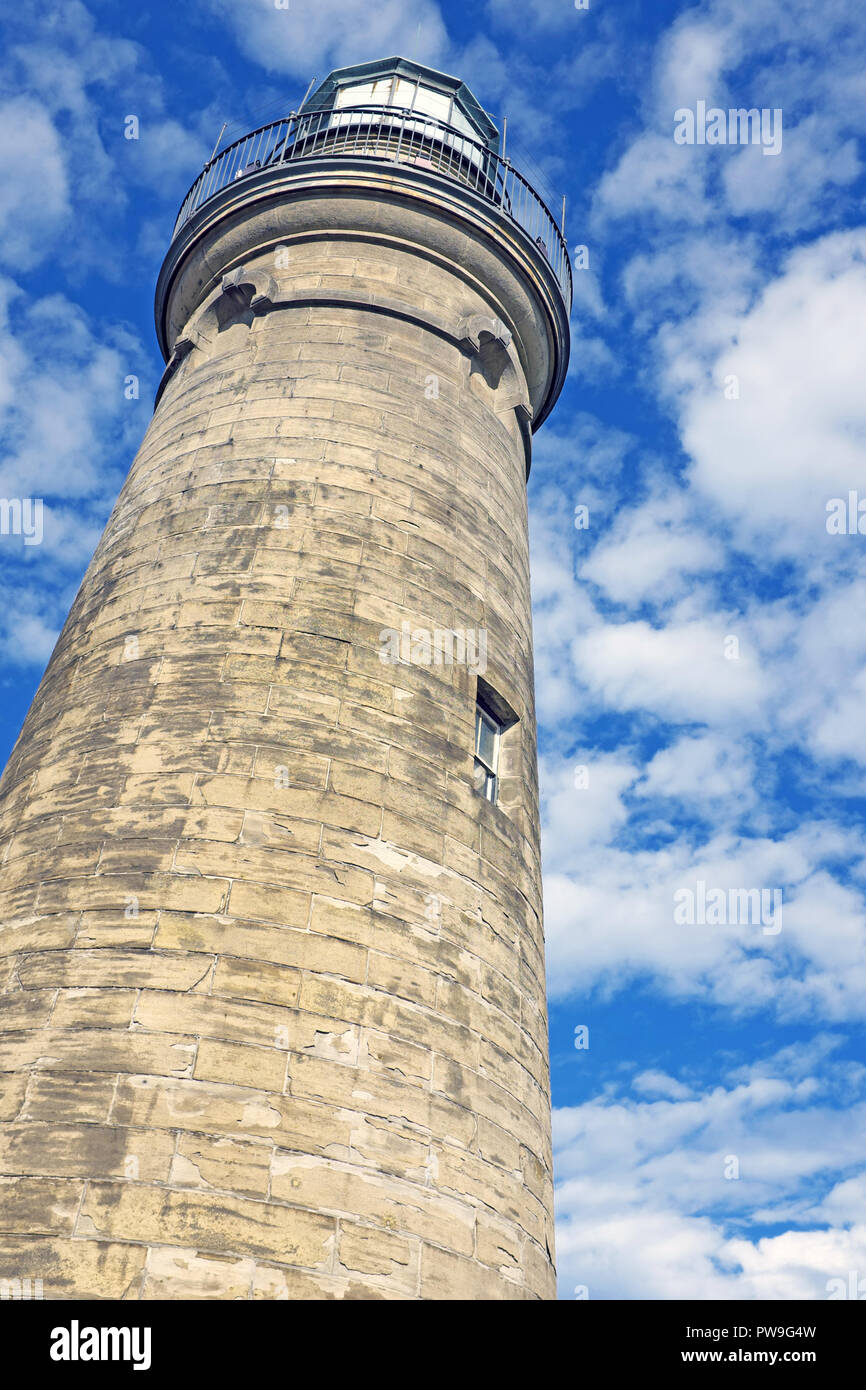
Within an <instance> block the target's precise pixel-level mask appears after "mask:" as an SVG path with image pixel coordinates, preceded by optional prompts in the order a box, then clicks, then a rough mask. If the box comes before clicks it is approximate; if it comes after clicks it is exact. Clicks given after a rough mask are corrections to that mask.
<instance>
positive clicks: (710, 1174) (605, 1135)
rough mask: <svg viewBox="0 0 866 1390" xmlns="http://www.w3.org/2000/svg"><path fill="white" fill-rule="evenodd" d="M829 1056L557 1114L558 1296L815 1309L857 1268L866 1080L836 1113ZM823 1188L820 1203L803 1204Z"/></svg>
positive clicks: (786, 1056)
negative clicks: (578, 1291)
mask: <svg viewBox="0 0 866 1390" xmlns="http://www.w3.org/2000/svg"><path fill="white" fill-rule="evenodd" d="M837 1041H838V1040H837ZM832 1047H833V1040H829V1049H828V1040H826V1039H822V1038H818V1039H816V1041H815V1044H814V1046H813V1048H812V1049H810V1050H809V1051H811V1053H812V1055H811V1058H810V1057H809V1055H808V1052H806V1050H803V1056H801V1057H800V1058H799V1059H798V1060H799V1061H801V1062H806V1061H808V1062H811V1065H810V1066H803V1067H794V1068H793V1069H792V1066H791V1061H792V1058H791V1055H790V1053H791V1050H790V1049H787V1050H785V1051H783V1052H782V1053H780V1054H779V1055H778V1058H770V1059H769V1060H768V1061H766V1062H763V1063H758V1064H754V1065H752V1066H751V1067H750V1068H748V1069H745V1072H743V1071H742V1070H741V1071H740V1072H739V1073H737V1072H736V1071H731V1072H730V1073H729V1074H728V1075H726V1076H725V1077H724V1078H723V1081H722V1084H713V1085H707V1086H705V1087H703V1088H699V1087H697V1086H696V1085H695V1082H694V1079H692V1078H689V1076H688V1075H687V1074H686V1075H685V1076H684V1077H683V1078H682V1079H681V1078H676V1077H671V1076H668V1075H666V1074H664V1073H661V1072H657V1071H650V1072H644V1073H642V1074H640V1075H638V1076H636V1077H635V1078H634V1081H633V1083H632V1088H631V1093H629V1090H628V1089H626V1088H623V1087H621V1086H614V1087H609V1088H607V1090H606V1092H605V1094H604V1095H603V1096H599V1097H597V1098H596V1099H594V1100H591V1101H588V1102H587V1103H585V1104H583V1105H580V1106H574V1107H569V1108H563V1109H560V1110H557V1111H555V1112H554V1161H555V1168H556V1172H557V1175H558V1183H557V1216H558V1225H557V1257H558V1265H559V1276H560V1290H561V1294H562V1296H563V1297H565V1298H569V1297H574V1289H575V1287H576V1286H578V1285H584V1286H587V1287H588V1289H589V1296H590V1298H591V1299H597V1298H643V1299H663V1298H683V1297H689V1298H698V1299H709V1298H722V1299H753V1298H772V1299H787V1298H808V1299H820V1298H827V1297H828V1287H827V1283H828V1280H830V1279H838V1278H842V1279H845V1280H847V1276H848V1271H849V1270H851V1269H860V1270H861V1272H866V1225H864V1224H863V1222H862V1196H863V1183H864V1180H866V1179H864V1165H866V1141H864V1133H866V1130H864V1127H863V1123H862V1121H863V1119H866V1102H864V1100H863V1099H862V1096H863V1075H862V1068H861V1069H860V1076H859V1077H858V1080H857V1098H856V1099H855V1100H854V1101H853V1104H851V1105H850V1107H849V1108H846V1109H842V1108H839V1106H838V1100H839V1099H840V1097H839V1095H838V1088H837V1087H836V1086H835V1085H834V1082H833V1080H832V1075H833V1073H832V1070H828V1069H827V1066H826V1061H825V1059H826V1056H827V1053H828V1050H830V1051H832ZM588 1055H589V1054H583V1056H584V1057H587V1056H588ZM575 1058H576V1059H577V1060H576V1061H575V1063H574V1065H575V1066H580V1065H582V1062H581V1060H580V1058H581V1054H580V1053H577V1052H575ZM831 1068H832V1064H831ZM732 1160H735V1164H736V1166H735V1165H734V1163H732ZM852 1169H859V1170H860V1171H859V1172H858V1173H857V1174H856V1176H854V1177H852V1176H850V1173H851V1170H852ZM734 1175H736V1176H734ZM816 1186H817V1190H819V1191H820V1190H822V1189H823V1191H824V1192H825V1194H826V1195H825V1196H824V1197H823V1199H820V1198H819V1199H818V1200H817V1201H816V1200H814V1199H812V1200H809V1199H808V1197H807V1194H809V1193H814V1192H815V1191H816ZM804 1198H806V1200H804ZM782 1223H784V1224H787V1225H789V1226H790V1229H788V1230H786V1231H784V1232H783V1233H781V1234H777V1235H772V1236H768V1235H765V1234H763V1233H762V1228H764V1227H766V1226H768V1225H779V1224H782ZM858 1223H859V1224H858Z"/></svg>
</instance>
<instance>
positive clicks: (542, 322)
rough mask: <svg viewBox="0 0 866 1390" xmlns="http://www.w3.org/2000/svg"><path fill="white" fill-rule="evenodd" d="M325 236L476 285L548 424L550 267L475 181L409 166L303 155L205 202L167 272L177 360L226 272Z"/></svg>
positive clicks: (168, 340)
mask: <svg viewBox="0 0 866 1390" xmlns="http://www.w3.org/2000/svg"><path fill="white" fill-rule="evenodd" d="M317 238H331V239H345V238H348V239H352V238H360V239H363V240H368V241H369V240H372V241H376V242H385V243H387V244H389V245H392V246H393V245H397V246H399V247H401V248H403V249H405V250H409V251H415V252H416V253H420V254H422V255H424V256H425V257H428V258H431V259H433V260H438V261H439V263H440V264H442V265H443V266H445V267H447V268H448V269H449V270H450V271H451V272H452V273H453V274H455V275H458V276H460V277H461V278H463V279H464V280H465V281H466V283H467V285H468V286H470V287H474V289H475V291H476V293H477V294H478V295H480V297H481V298H482V299H483V300H484V301H485V302H487V303H489V304H490V305H491V307H493V308H494V309H495V311H496V312H495V317H496V318H497V319H499V320H500V321H501V322H502V324H503V326H504V328H505V329H506V331H508V332H509V333H511V334H512V336H513V338H514V343H515V348H516V351H517V354H518V359H519V361H520V362H521V365H522V368H523V372H524V375H525V377H526V381H527V384H528V388H529V393H530V404H531V409H532V418H533V428H537V427H538V425H540V424H541V422H542V421H543V420H544V418H545V417H546V415H547V414H548V413H549V412H550V410H551V409H552V407H553V404H554V402H555V400H556V398H557V396H558V394H559V391H560V389H561V387H562V383H563V381H564V378H565V371H566V368H567V363H568V345H569V329H568V318H567V314H566V309H565V304H564V300H563V297H562V292H561V290H560V288H559V285H558V282H557V280H556V277H555V274H554V272H553V270H552V268H551V266H550V265H549V263H548V261H547V259H546V257H545V256H544V255H543V253H542V252H541V250H540V249H539V248H537V247H536V246H535V245H534V244H533V242H532V241H531V239H530V237H529V236H528V235H527V234H526V233H525V232H524V231H523V230H522V228H520V227H519V226H518V225H517V224H516V223H515V222H513V221H512V219H511V218H509V217H508V216H507V215H506V214H504V213H502V212H501V211H500V210H499V209H497V208H496V207H495V205H493V204H491V203H490V202H488V201H487V200H486V199H484V198H483V197H481V196H480V195H478V194H476V193H475V192H474V191H473V190H472V189H471V188H468V187H465V186H463V185H461V184H459V183H455V182H454V181H453V180H450V179H445V178H442V177H438V176H436V175H433V174H430V173H429V172H428V171H426V170H419V169H417V168H414V167H409V166H404V165H396V164H395V165H393V166H390V165H384V164H379V163H373V162H371V161H369V160H366V161H365V160H362V159H354V160H353V159H350V158H345V159H340V160H334V159H329V160H315V159H309V160H303V161H298V163H297V164H295V165H291V164H287V165H280V166H277V167H276V168H274V169H265V170H262V171H261V172H260V173H257V174H254V175H250V176H249V177H248V178H245V179H242V180H237V181H236V182H235V183H232V184H229V185H228V186H227V187H226V188H225V189H223V190H222V192H221V193H219V194H217V195H216V196H215V197H213V198H212V199H209V200H208V202H207V203H206V204H205V205H203V207H202V208H201V209H200V210H199V212H198V213H196V214H195V215H194V216H193V217H192V218H191V219H190V220H189V222H187V223H186V224H184V226H183V227H182V228H181V230H180V232H179V233H178V236H177V237H176V239H175V241H174V242H173V243H172V245H171V247H170V249H169V252H168V255H167V257H166V260H165V263H164V265H163V267H162V270H161V272H160V277H159V282H158V285H157V293H156V322H157V335H158V338H159V342H160V346H161V348H162V350H163V354H164V356H166V358H167V359H169V360H171V357H172V354H173V352H174V350H175V347H176V346H177V341H178V338H180V337H181V336H182V335H183V333H184V332H185V329H186V325H187V323H189V322H190V320H191V319H192V317H193V315H194V314H195V312H196V310H197V309H198V308H199V307H200V305H201V304H202V303H203V302H204V301H205V300H207V299H208V298H209V296H210V295H211V294H212V293H213V292H214V290H216V289H217V288H218V287H219V285H220V284H221V282H222V277H223V276H225V275H226V274H230V273H232V272H234V271H236V270H238V269H239V268H240V267H242V266H243V264H244V261H245V260H247V259H252V258H253V257H260V256H261V255H263V254H266V253H267V252H268V251H270V250H273V249H275V248H276V247H277V246H280V245H287V246H289V247H291V244H292V242H293V241H298V240H310V239H317ZM367 307H372V306H371V305H369V304H368V306H367ZM383 307H386V306H383ZM414 307H415V309H416V311H417V305H416V306H414ZM430 317H431V316H430V315H429V314H428V312H427V310H426V309H425V310H424V319H425V321H429V319H430ZM449 331H450V332H453V329H451V328H449Z"/></svg>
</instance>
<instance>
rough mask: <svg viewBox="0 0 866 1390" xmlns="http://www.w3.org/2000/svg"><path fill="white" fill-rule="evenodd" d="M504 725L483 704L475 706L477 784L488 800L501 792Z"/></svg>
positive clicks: (491, 799)
mask: <svg viewBox="0 0 866 1390" xmlns="http://www.w3.org/2000/svg"><path fill="white" fill-rule="evenodd" d="M501 737H502V725H501V724H500V723H499V721H498V720H496V719H494V717H493V715H492V714H488V712H487V710H486V709H485V708H484V706H483V705H481V704H476V706H475V785H476V787H477V788H478V790H479V791H480V792H481V794H482V796H484V797H485V798H486V799H487V800H488V801H496V799H497V796H498V794H499V777H498V775H497V774H498V768H499V742H500V739H501Z"/></svg>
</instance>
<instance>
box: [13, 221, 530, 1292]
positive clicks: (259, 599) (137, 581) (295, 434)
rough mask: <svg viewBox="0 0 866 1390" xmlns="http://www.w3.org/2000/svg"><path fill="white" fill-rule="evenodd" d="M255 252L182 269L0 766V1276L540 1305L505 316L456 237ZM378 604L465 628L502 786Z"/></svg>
mask: <svg viewBox="0 0 866 1390" xmlns="http://www.w3.org/2000/svg"><path fill="white" fill-rule="evenodd" d="M313 220H315V219H314V218H313ZM237 226H240V219H239V220H238V222H237V223H236V227H237ZM291 230H292V229H291V228H290V227H289V228H288V229H287V228H286V227H283V228H279V227H278V228H276V229H275V232H276V234H277V235H279V233H280V231H283V232H287V231H288V232H289V233H290V232H291ZM449 234H450V233H449ZM267 241H268V238H261V237H258V239H257V238H256V237H253V236H248V237H247V240H246V242H245V243H244V244H243V245H241V246H240V248H239V250H238V248H237V247H236V246H235V244H234V243H233V247H234V249H233V251H232V254H231V255H230V254H228V253H227V252H224V251H221V250H220V251H214V249H213V246H214V243H213V242H212V243H211V244H210V248H209V250H207V253H206V254H205V253H202V254H203V256H204V258H205V259H207V258H208V257H209V260H208V262H207V273H204V272H202V274H201V275H199V277H198V280H197V281H196V284H197V286H198V288H195V289H194V290H193V289H190V288H189V284H188V283H187V284H186V285H184V283H182V277H181V278H180V279H179V281H178V286H179V288H178V289H177V291H176V293H175V301H174V304H173V306H172V314H173V328H172V331H171V342H170V344H169V347H170V349H173V350H174V356H173V358H172V363H171V368H170V372H169V374H168V377H167V382H166V385H165V389H164V393H163V395H162V399H161V402H160V404H159V407H158V409H157V411H156V414H155V416H154V419H153V421H152V424H151V426H150V428H149V430H148V432H147V435H146V437H145V440H144V443H143V444H142V447H141V450H140V452H139V454H138V456H137V457H136V459H135V462H134V463H133V466H132V469H131V471H130V474H129V477H128V479H127V482H126V484H125V486H124V488H123V491H122V493H121V495H120V498H119V500H118V502H117V505H116V507H115V509H114V512H113V513H112V516H111V519H110V521H109V523H108V526H107V528H106V531H105V534H104V536H103V538H102V540H101V542H100V545H99V547H98V550H97V553H96V555H95V556H94V558H93V561H92V563H91V565H90V567H89V569H88V571H87V574H86V576H85V579H84V582H83V584H82V587H81V590H80V592H79V594H78V596H77V598H76V600H75V603H74V605H73V608H72V611H71V613H70V615H69V619H68V621H67V623H66V625H65V627H64V629H63V633H62V635H61V638H60V640H59V642H58V645H57V648H56V650H55V652H54V655H53V657H52V659H51V662H50V664H49V667H48V670H47V671H46V673H45V677H44V679H43V681H42V684H41V685H40V688H39V691H38V694H37V696H36V698H35V700H34V703H33V707H32V709H31V711H30V713H29V715H28V718H27V721H26V723H25V726H24V729H23V731H22V734H21V737H20V739H19V741H18V744H17V745H16V748H15V751H14V753H13V755H12V758H11V760H10V764H9V767H8V769H7V771H6V774H5V776H4V778H3V781H2V784H0V859H2V874H0V883H2V888H0V920H2V923H3V928H2V934H0V942H2V952H3V955H2V963H0V988H2V991H3V993H2V995H0V1030H2V1032H0V1070H2V1085H0V1107H2V1119H3V1120H4V1121H5V1124H4V1127H3V1131H2V1138H0V1174H2V1176H0V1278H14V1277H27V1276H29V1277H32V1278H42V1280H43V1283H44V1290H45V1296H46V1297H48V1298H58V1297H59V1298H62V1297H69V1296H79V1297H85V1298H119V1297H123V1298H141V1297H143V1298H164V1297H181V1298H184V1297H209V1298H244V1297H259V1298H286V1297H288V1298H322V1297H324V1298H330V1297H335V1298H344V1297H364V1298H377V1297H387V1298H417V1297H422V1298H461V1297H466V1298H470V1297H471V1298H524V1297H543V1298H547V1297H552V1296H553V1265H552V1250H553V1237H552V1197H551V1156H550V1103H549V1093H548V1061H547V1038H546V1008H545V993H544V971H543V942H542V931H541V903H540V869H539V845H538V807H537V779H536V763H535V727H534V712H533V682H532V634H531V624H530V603H529V570H528V553H527V524H526V492H525V471H526V438H527V434H526V421H527V419H528V415H529V410H530V408H531V397H532V394H533V390H534V388H533V384H532V381H531V380H529V381H528V380H527V373H529V375H530V376H531V368H530V367H528V366H527V358H526V353H525V351H524V347H523V345H522V343H521V342H520V340H519V335H520V326H519V324H517V323H516V322H515V321H514V318H513V317H511V318H510V322H509V317H510V315H509V303H508V302H507V301H506V300H504V299H503V297H502V296H501V295H497V296H495V297H494V296H493V295H490V294H487V293H486V292H485V288H484V285H483V283H482V281H481V280H480V279H479V278H478V276H475V275H473V274H468V273H467V272H466V270H465V266H466V264H467V261H470V260H471V254H470V252H471V247H470V246H469V241H470V238H469V236H468V234H467V235H466V241H467V255H466V257H465V258H463V260H462V262H461V263H460V264H458V265H455V266H454V267H453V268H451V269H449V268H448V266H447V265H446V263H445V261H444V259H443V258H442V257H441V256H440V257H437V256H428V255H427V254H425V251H424V248H423V247H422V246H420V244H419V242H418V240H417V239H416V240H414V241H411V239H410V243H407V244H405V245H401V244H399V243H398V242H396V241H395V240H394V239H393V238H391V239H389V238H388V237H379V236H376V235H374V234H373V233H371V232H369V231H365V234H364V235H354V234H353V233H352V232H351V230H348V231H346V230H340V228H339V227H337V228H336V229H333V228H332V230H331V231H330V232H329V234H328V235H327V236H322V237H316V236H310V235H304V236H298V237H296V238H294V239H293V238H292V237H291V236H290V235H287V237H286V241H285V246H286V247H287V248H288V249H287V250H285V249H283V250H279V249H278V248H276V247H275V246H274V244H273V237H271V238H270V241H271V244H269V245H266V244H264V243H265V242H267ZM260 242H261V243H262V244H259V243H260ZM240 254H243V255H244V259H243V263H242V264H240V263H239V259H238V258H239V255H240ZM479 254H480V253H479ZM484 254H485V255H489V248H488V250H485V252H484ZM225 275H228V276H229V280H228V281H227V282H224V276H225ZM515 278H516V277H515ZM184 296H186V299H185V300H184ZM503 315H504V319H503ZM178 338H179V339H180V342H179V346H178V343H177V340H178ZM404 622H405V623H408V624H410V626H411V628H412V629H418V628H424V629H428V630H433V629H437V628H440V629H442V628H451V629H454V628H458V629H472V630H475V631H477V630H479V629H484V630H485V631H486V633H487V669H486V671H485V672H484V673H483V674H484V676H485V679H486V680H487V681H489V682H490V683H491V684H492V685H493V686H494V687H495V688H496V689H497V690H498V691H499V692H500V693H501V695H502V696H503V697H504V698H505V699H507V700H508V701H509V703H510V704H511V705H512V707H513V708H514V710H515V712H516V713H517V714H518V715H519V722H518V723H517V724H516V725H515V726H514V728H513V729H512V730H510V731H509V733H508V735H507V736H506V738H505V740H504V745H503V747H504V756H505V768H504V780H503V791H502V799H501V802H500V804H499V805H495V806H494V805H490V804H489V803H487V802H486V801H484V800H483V799H482V798H481V797H480V796H479V795H478V794H477V793H476V792H475V790H474V787H473V758H472V754H473V724H474V708H475V687H476V680H475V672H474V671H472V670H470V669H468V668H467V666H465V665H462V666H461V665H456V664H455V665H442V666H431V667H425V666H421V665H418V664H394V663H390V664H388V663H383V661H382V660H381V659H380V650H381V647H382V641H381V633H382V631H383V630H384V629H386V628H395V629H398V630H399V629H401V625H402V624H403V623H404Z"/></svg>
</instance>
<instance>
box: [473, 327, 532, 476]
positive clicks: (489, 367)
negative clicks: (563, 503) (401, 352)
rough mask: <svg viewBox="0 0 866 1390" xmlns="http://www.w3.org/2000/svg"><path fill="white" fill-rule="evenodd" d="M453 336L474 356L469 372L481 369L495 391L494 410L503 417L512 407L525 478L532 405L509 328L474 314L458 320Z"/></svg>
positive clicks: (527, 467)
mask: <svg viewBox="0 0 866 1390" xmlns="http://www.w3.org/2000/svg"><path fill="white" fill-rule="evenodd" d="M456 337H457V340H458V345H459V347H460V350H461V352H464V353H465V354H466V355H467V356H468V357H470V358H471V359H473V360H472V366H471V368H470V372H474V371H478V372H480V373H481V374H482V375H483V376H484V379H485V381H486V382H487V385H488V386H489V387H490V388H491V389H492V390H493V391H494V392H495V393H496V394H495V398H494V399H495V406H494V409H495V411H496V414H497V415H499V416H500V417H503V416H505V415H506V414H507V413H508V412H509V411H511V410H513V411H514V413H515V416H516V418H517V426H518V429H519V430H520V435H521V438H522V440H523V450H524V454H525V457H526V476H527V478H528V477H529V469H530V466H531V462H532V406H531V404H530V401H529V393H528V392H527V390H526V387H525V385H524V382H523V376H522V373H521V371H520V365H519V362H518V360H517V355H516V352H515V349H514V343H513V339H512V334H511V331H510V329H508V328H507V327H506V326H505V324H504V323H503V322H502V320H501V319H498V318H493V317H491V316H489V315H486V314H473V315H472V316H471V317H470V318H464V319H461V320H460V323H459V324H458V327H457V334H456Z"/></svg>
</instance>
